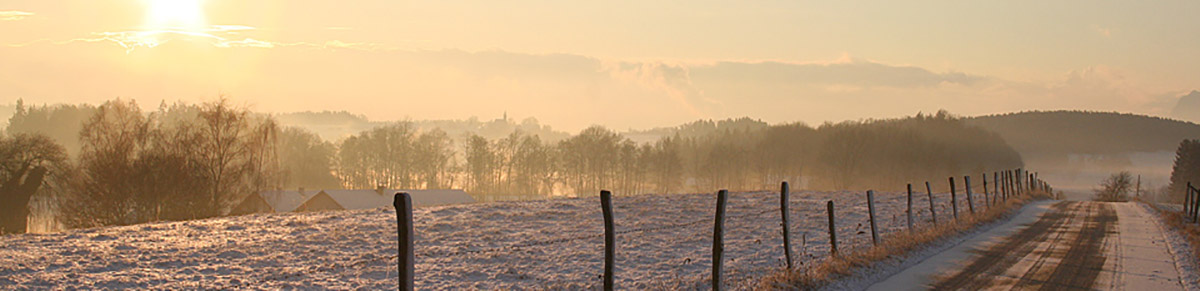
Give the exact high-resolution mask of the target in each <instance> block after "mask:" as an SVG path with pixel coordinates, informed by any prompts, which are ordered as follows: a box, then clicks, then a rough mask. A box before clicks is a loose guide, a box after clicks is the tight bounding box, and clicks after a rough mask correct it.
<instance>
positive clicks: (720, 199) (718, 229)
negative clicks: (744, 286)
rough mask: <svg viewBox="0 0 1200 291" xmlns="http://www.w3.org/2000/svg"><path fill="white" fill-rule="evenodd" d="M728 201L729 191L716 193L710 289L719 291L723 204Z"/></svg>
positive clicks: (722, 251) (723, 241)
mask: <svg viewBox="0 0 1200 291" xmlns="http://www.w3.org/2000/svg"><path fill="white" fill-rule="evenodd" d="M728 200H729V191H727V190H724V189H722V190H721V191H717V214H716V221H714V222H713V245H712V289H713V290H721V255H723V254H724V253H725V238H724V236H725V229H724V224H725V202H726V201H728Z"/></svg>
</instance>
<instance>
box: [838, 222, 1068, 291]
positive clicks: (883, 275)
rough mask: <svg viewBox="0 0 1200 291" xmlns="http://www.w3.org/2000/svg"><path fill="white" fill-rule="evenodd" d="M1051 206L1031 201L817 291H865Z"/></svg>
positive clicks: (857, 272)
mask: <svg viewBox="0 0 1200 291" xmlns="http://www.w3.org/2000/svg"><path fill="white" fill-rule="evenodd" d="M1046 201H1049V202H1053V201H1058V200H1053V199H1038V200H1032V201H1029V202H1027V203H1025V204H1024V205H1022V206H1021V207H1020V208H1017V209H1014V210H1013V211H1010V212H1008V213H1006V214H1004V216H1002V217H1001V218H999V219H996V220H994V221H991V222H988V223H986V224H983V225H980V226H977V227H974V228H971V229H970V230H968V231H965V232H962V233H959V234H958V235H955V236H951V237H946V238H943V239H941V240H938V241H936V242H934V243H931V244H929V245H927V246H926V247H924V248H921V249H919V250H914V251H911V252H908V253H906V254H904V255H898V256H894V257H891V258H888V259H886V260H882V261H877V262H875V263H873V264H871V265H870V266H868V267H862V268H859V269H857V270H855V273H854V274H852V275H849V276H846V277H843V278H840V279H837V280H835V281H833V282H830V283H829V284H826V285H824V286H821V288H819V289H818V290H865V289H867V288H868V287H870V286H871V285H874V284H875V283H878V282H882V281H884V280H887V279H888V278H891V277H892V276H894V275H896V274H899V273H901V272H903V271H904V270H906V269H908V268H911V267H913V266H916V265H919V264H921V263H923V262H925V261H926V260H928V259H929V258H931V257H934V256H936V255H938V254H940V253H942V252H945V251H946V250H949V249H951V248H954V247H956V246H959V245H961V244H963V243H964V242H966V241H968V240H971V239H972V238H975V237H977V236H979V235H980V234H983V233H987V232H989V231H991V230H993V229H995V228H996V227H999V226H1001V225H1004V224H1006V223H1008V222H1009V221H1011V220H1012V219H1013V218H1015V217H1017V215H1018V214H1020V213H1022V212H1025V211H1028V210H1030V208H1032V207H1036V206H1037V205H1039V204H1040V203H1041V202H1046Z"/></svg>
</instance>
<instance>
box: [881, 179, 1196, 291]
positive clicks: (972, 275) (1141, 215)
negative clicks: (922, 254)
mask: <svg viewBox="0 0 1200 291" xmlns="http://www.w3.org/2000/svg"><path fill="white" fill-rule="evenodd" d="M1151 215H1153V214H1152V213H1150V212H1148V211H1147V210H1146V209H1145V208H1144V207H1142V206H1140V205H1137V204H1134V203H1101V202H1088V201H1047V202H1039V203H1038V204H1035V205H1031V206H1030V207H1026V208H1024V209H1023V210H1022V211H1021V213H1020V214H1018V215H1017V217H1015V218H1014V219H1013V220H1012V221H1009V222H1008V223H1005V224H1003V225H1000V226H998V227H996V228H994V229H992V230H989V231H987V232H984V233H981V234H977V235H975V236H974V237H972V238H970V239H968V240H966V241H964V242H963V243H961V244H959V245H957V246H954V247H952V248H950V249H948V250H946V251H943V252H941V253H939V254H937V255H934V256H932V257H930V258H927V259H925V260H924V261H922V262H921V263H918V264H917V265H915V266H913V267H911V268H908V269H906V270H904V271H902V272H900V273H898V274H896V275H893V276H891V277H889V278H887V279H885V280H883V281H881V282H878V283H876V284H875V285H872V286H871V287H870V288H869V290H897V289H935V290H980V289H992V290H997V289H998V290H1008V289H1019V290H1029V289H1040V290H1094V289H1102V290H1155V291H1164V290H1182V289H1183V285H1181V284H1180V274H1179V272H1178V271H1177V270H1176V267H1175V266H1176V264H1175V261H1174V258H1173V257H1172V256H1171V254H1170V252H1169V251H1168V249H1167V245H1166V242H1165V239H1164V237H1163V234H1162V231H1161V228H1159V226H1158V225H1157V224H1155V221H1154V220H1153V217H1152V216H1151Z"/></svg>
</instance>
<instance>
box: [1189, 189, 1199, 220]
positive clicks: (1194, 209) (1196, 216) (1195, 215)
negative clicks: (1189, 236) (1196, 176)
mask: <svg viewBox="0 0 1200 291" xmlns="http://www.w3.org/2000/svg"><path fill="white" fill-rule="evenodd" d="M1188 183H1189V184H1191V182H1188ZM1188 188H1191V187H1188ZM1192 193H1193V195H1195V196H1200V192H1197V191H1192ZM1192 202H1193V203H1195V204H1194V205H1192V223H1196V222H1197V221H1198V219H1200V211H1198V209H1200V199H1197V198H1196V197H1193V198H1192Z"/></svg>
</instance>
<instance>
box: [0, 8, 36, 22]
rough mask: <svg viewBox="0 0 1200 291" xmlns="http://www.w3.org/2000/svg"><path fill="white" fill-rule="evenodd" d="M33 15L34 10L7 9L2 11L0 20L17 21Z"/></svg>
mask: <svg viewBox="0 0 1200 291" xmlns="http://www.w3.org/2000/svg"><path fill="white" fill-rule="evenodd" d="M30 16H33V12H25V11H15V10H7V11H0V21H17V20H22V19H25V18H28V17H30Z"/></svg>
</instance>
